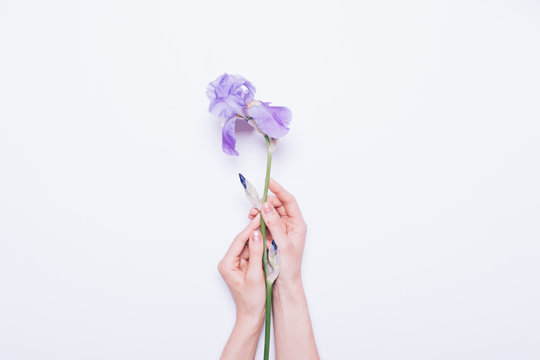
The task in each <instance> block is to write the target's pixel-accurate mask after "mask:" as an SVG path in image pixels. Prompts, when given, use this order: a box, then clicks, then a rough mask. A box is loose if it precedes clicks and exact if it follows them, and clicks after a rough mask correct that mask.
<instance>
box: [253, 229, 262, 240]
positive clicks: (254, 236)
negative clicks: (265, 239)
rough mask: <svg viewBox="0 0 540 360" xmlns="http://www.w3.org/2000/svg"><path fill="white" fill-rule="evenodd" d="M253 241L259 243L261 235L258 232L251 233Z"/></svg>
mask: <svg viewBox="0 0 540 360" xmlns="http://www.w3.org/2000/svg"><path fill="white" fill-rule="evenodd" d="M253 241H261V233H260V232H258V231H255V232H254V233H253Z"/></svg>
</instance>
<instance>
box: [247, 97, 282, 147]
mask: <svg viewBox="0 0 540 360" xmlns="http://www.w3.org/2000/svg"><path fill="white" fill-rule="evenodd" d="M269 104H270V103H265V102H259V101H255V102H252V103H251V104H249V107H248V108H247V110H245V112H246V114H247V115H248V116H250V117H251V118H253V120H254V121H255V123H256V124H257V127H258V128H259V129H260V130H261V131H262V132H263V133H265V134H266V135H268V136H270V137H273V138H280V137H283V136H285V135H287V133H288V132H289V128H288V127H287V126H288V125H289V124H290V122H291V119H292V113H291V110H289V109H288V108H286V107H283V106H270V105H269Z"/></svg>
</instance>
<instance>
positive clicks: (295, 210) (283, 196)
mask: <svg viewBox="0 0 540 360" xmlns="http://www.w3.org/2000/svg"><path fill="white" fill-rule="evenodd" d="M269 188H270V190H272V192H273V193H274V194H276V196H277V198H278V199H279V201H281V202H282V203H283V206H285V209H286V210H287V214H288V215H289V216H290V217H292V218H296V219H299V220H301V219H302V213H301V212H300V208H299V207H298V204H297V203H296V199H295V198H294V196H292V195H291V194H290V193H289V192H288V191H287V190H285V188H284V187H283V186H281V185H280V184H279V183H278V182H277V181H276V180H274V179H272V178H271V179H270V184H269Z"/></svg>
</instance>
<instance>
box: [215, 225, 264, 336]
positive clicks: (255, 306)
mask: <svg viewBox="0 0 540 360" xmlns="http://www.w3.org/2000/svg"><path fill="white" fill-rule="evenodd" d="M259 225H260V218H259V216H256V217H254V218H253V219H252V221H251V223H250V224H249V225H248V226H247V227H246V228H245V229H244V230H242V232H240V234H238V236H236V238H235V239H234V240H233V242H232V244H231V246H230V248H229V250H228V251H227V253H226V254H225V256H224V257H223V259H222V260H221V261H220V263H219V265H218V270H219V272H220V274H221V276H222V277H223V279H224V280H225V282H226V283H227V286H228V287H229V290H230V291H231V294H232V296H233V299H234V302H235V304H236V319H237V322H239V321H247V322H249V323H250V324H256V325H258V324H259V323H260V326H261V327H262V323H263V320H264V309H265V303H266V293H265V281H264V272H263V268H262V254H263V243H262V235H261V233H260V231H259V230H257V228H258V227H259Z"/></svg>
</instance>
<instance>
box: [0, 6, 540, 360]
mask: <svg viewBox="0 0 540 360" xmlns="http://www.w3.org/2000/svg"><path fill="white" fill-rule="evenodd" d="M539 43H540V5H539V3H538V2H536V1H532V0H531V1H424V2H422V1H415V2H402V1H394V2H391V1H366V2H356V1H349V2H336V1H333V2H332V3H330V2H328V3H323V2H304V3H301V2H289V1H287V2H281V1H280V2H270V3H268V2H266V3H263V2H255V1H217V0H216V1H214V2H203V1H201V2H192V3H191V4H188V3H187V2H185V3H182V2H178V1H146V2H141V1H79V2H73V1H47V2H45V1H6V0H2V1H1V2H0V51H1V57H0V292H1V294H0V358H2V359H10V360H11V359H13V360H14V359H132V360H134V359H215V358H217V357H218V356H219V354H220V352H221V349H222V347H223V345H224V343H225V341H226V338H227V336H228V333H229V331H230V329H231V327H232V324H233V321H234V305H233V303H232V301H231V298H230V295H229V293H228V291H227V288H226V287H225V285H224V283H223V282H222V280H221V279H220V277H219V275H218V273H217V270H216V265H217V262H218V261H219V259H220V258H221V256H222V255H223V253H224V252H225V250H226V248H227V247H228V245H229V243H230V241H231V239H232V238H233V236H234V235H235V234H236V233H237V232H238V231H240V230H241V229H242V228H243V226H244V225H245V224H246V222H247V218H246V213H247V211H248V210H249V204H248V203H247V201H246V200H245V198H244V195H243V193H242V189H241V187H240V184H239V182H238V179H237V174H236V173H237V171H239V170H241V171H242V172H243V173H245V175H246V176H247V177H248V178H249V179H250V180H251V181H252V182H254V183H256V184H258V186H261V185H262V182H263V176H264V166H265V164H264V145H263V141H262V139H260V138H259V137H258V136H256V135H254V134H249V133H242V134H241V135H240V137H239V142H238V143H239V146H238V149H239V152H240V157H239V158H231V157H227V156H225V155H224V154H223V153H222V152H221V148H220V147H221V145H220V141H221V140H220V139H221V138H220V130H219V128H218V126H217V123H216V121H215V120H214V119H213V118H212V117H211V116H210V115H209V114H208V113H207V106H208V103H207V99H206V97H205V87H206V84H207V83H208V82H210V81H211V80H213V79H214V78H215V77H217V76H218V75H219V74H221V73H223V72H230V73H238V74H242V75H244V76H245V77H247V78H248V79H249V80H251V81H252V82H253V83H254V84H255V85H256V86H257V88H258V92H257V94H258V97H259V98H261V99H263V100H265V101H273V102H274V103H275V104H277V105H285V106H289V107H290V108H291V109H292V110H293V116H294V118H293V122H292V124H291V131H290V134H289V135H288V136H287V137H286V138H285V139H284V141H283V142H282V144H281V147H280V148H279V150H278V152H277V153H276V155H275V157H274V159H275V161H274V167H273V175H274V177H275V178H277V179H279V180H280V181H281V182H282V183H283V184H284V185H285V186H286V187H288V188H289V189H290V190H291V192H293V193H294V194H295V196H296V197H297V199H298V201H299V203H300V205H301V207H302V209H303V212H304V214H305V218H306V220H307V222H308V225H309V237H308V241H307V248H306V251H305V256H304V278H305V279H304V280H305V286H306V291H307V294H308V297H309V303H310V310H311V314H312V318H313V323H314V328H315V332H316V338H317V342H318V346H319V350H320V353H321V355H322V357H323V358H325V359H411V360H413V359H414V360H418V359H460V360H463V359H475V360H477V359H490V360H492V359H538V358H539V357H540V348H539V347H538V340H539V338H540V325H539V324H540V307H539V306H538V304H539V303H540V289H539V285H538V284H539V275H540V261H539V260H538V259H539V255H540V242H539V240H540V227H539V226H538V225H539V216H540V186H539V185H538V184H540V169H539V155H540V125H539V121H540V120H539V119H540V108H539V106H538V99H539V98H540V85H539V84H540V70H539V66H538V64H540V50H539V46H538V44H539ZM258 358H259V357H258ZM298 358H300V357H298Z"/></svg>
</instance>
